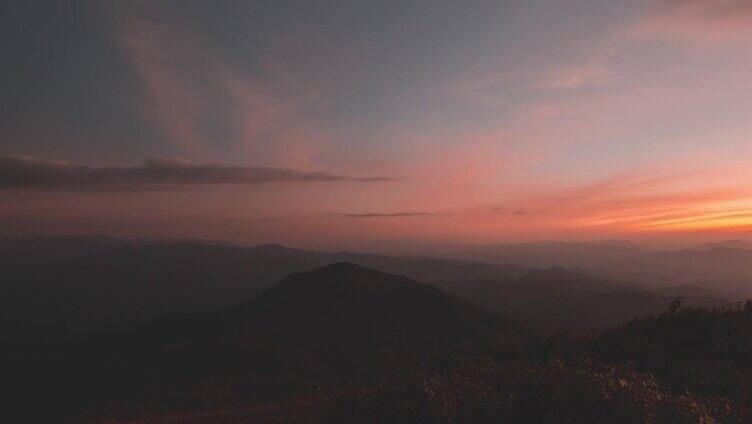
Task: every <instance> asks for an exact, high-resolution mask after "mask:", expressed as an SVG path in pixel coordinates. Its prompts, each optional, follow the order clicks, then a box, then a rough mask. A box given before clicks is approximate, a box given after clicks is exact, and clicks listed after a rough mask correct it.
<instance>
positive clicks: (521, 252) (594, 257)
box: [436, 240, 646, 270]
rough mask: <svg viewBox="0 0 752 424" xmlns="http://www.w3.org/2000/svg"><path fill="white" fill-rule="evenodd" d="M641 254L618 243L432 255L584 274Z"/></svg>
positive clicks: (460, 249) (505, 246)
mask: <svg viewBox="0 0 752 424" xmlns="http://www.w3.org/2000/svg"><path fill="white" fill-rule="evenodd" d="M644 251H646V249H645V248H644V247H643V246H640V245H638V244H635V243H632V242H629V241H622V240H607V241H589V242H564V241H540V242H527V243H501V244H488V245H478V246H455V247H453V248H448V249H445V250H444V251H440V252H438V253H436V255H437V256H442V257H451V258H458V259H466V260H475V261H482V262H488V263H493V264H516V265H523V266H529V267H534V268H550V267H562V268H569V269H582V270H588V269H597V268H600V267H602V266H605V265H607V264H609V263H612V262H614V261H619V260H623V259H627V258H630V257H633V256H635V255H638V254H640V253H643V252H644Z"/></svg>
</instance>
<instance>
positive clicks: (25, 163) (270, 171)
mask: <svg viewBox="0 0 752 424" xmlns="http://www.w3.org/2000/svg"><path fill="white" fill-rule="evenodd" d="M390 180H391V179H390V178H386V177H352V176H347V175H336V174H328V173H324V172H308V171H299V170H294V169H283V168H267V167H253V166H228V165H200V164H194V163H193V162H191V161H188V160H185V159H181V158H152V159H147V160H145V161H144V163H143V165H138V166H122V167H116V166H106V167H91V166H78V165H73V164H70V163H67V162H63V161H59V160H50V159H39V158H34V157H29V156H12V155H11V156H0V188H46V189H58V188H75V189H145V188H154V187H165V186H176V185H191V184H261V183H272V182H314V181H324V182H326V181H330V182H331V181H359V182H377V181H390Z"/></svg>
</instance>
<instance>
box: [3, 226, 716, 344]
mask: <svg viewBox="0 0 752 424" xmlns="http://www.w3.org/2000/svg"><path fill="white" fill-rule="evenodd" d="M51 240H52V241H51V243H52V246H61V245H69V246H74V245H77V246H84V247H85V248H79V249H78V250H76V249H72V250H71V252H70V255H73V256H61V253H59V252H60V249H58V248H53V247H44V246H45V243H44V242H43V241H42V240H41V239H32V240H31V241H28V242H27V241H25V242H21V243H20V244H19V248H18V249H17V251H15V252H16V253H13V252H14V251H13V249H6V253H9V254H14V255H16V257H19V258H26V259H24V260H19V261H18V263H19V264H20V263H34V261H33V260H31V259H29V258H39V256H38V252H58V253H56V254H55V255H49V254H47V253H45V255H46V257H47V258H48V260H45V261H42V262H40V263H38V264H36V265H26V266H22V265H19V266H16V267H15V268H13V269H10V268H6V270H5V272H4V279H3V284H0V343H5V344H34V343H40V342H49V341H56V340H65V339H69V338H71V337H79V336H81V335H84V334H86V333H89V332H92V331H96V330H102V329H106V328H108V327H113V326H119V325H122V324H126V323H129V322H134V321H139V320H145V319H150V318H156V317H159V316H163V315H167V314H174V313H190V312H200V311H212V310H219V309H221V308H223V307H227V306H229V305H232V304H235V303H238V302H241V301H244V300H249V299H252V298H253V297H255V296H257V295H259V294H260V293H261V292H263V291H264V290H266V289H268V288H270V287H271V286H272V285H273V284H275V283H276V282H278V281H279V280H281V279H282V278H284V277H285V276H287V275H289V274H291V273H295V272H300V271H309V270H313V269H315V268H318V267H322V266H325V265H327V264H331V263H336V262H351V263H354V264H358V265H361V266H364V267H368V268H373V269H376V270H379V271H383V272H389V273H394V274H401V275H405V276H407V277H409V278H411V279H414V280H416V281H419V282H423V283H428V284H432V285H435V286H437V287H440V288H442V289H445V290H447V291H449V292H451V293H453V294H455V295H457V296H460V297H464V298H466V299H468V300H470V301H471V302H473V303H475V304H477V305H480V306H482V307H484V308H485V309H487V310H490V311H492V312H494V313H503V314H506V313H510V314H512V315H514V316H515V317H516V318H517V319H519V320H520V321H521V322H522V323H523V324H525V325H527V326H528V327H529V328H530V329H531V330H534V331H538V332H544V333H546V332H551V331H558V330H578V331H579V330H592V329H602V328H605V326H607V325H612V324H614V325H615V324H618V323H620V322H621V321H622V320H623V319H629V318H632V317H634V316H637V315H639V314H642V313H643V312H644V311H645V308H643V307H642V305H641V304H640V302H639V301H634V302H627V301H626V299H633V297H625V301H624V302H620V301H619V299H618V297H614V298H612V299H611V300H609V301H608V304H610V305H611V306H610V308H609V310H611V311H614V316H615V317H618V319H614V320H610V319H595V318H600V317H602V315H598V314H596V315H592V316H591V315H588V312H587V311H590V310H596V309H595V308H594V307H584V309H583V306H582V305H587V304H588V302H601V301H600V300H587V299H588V297H592V296H596V295H599V294H602V293H605V292H609V291H616V290H627V291H637V292H639V293H640V294H641V295H642V296H643V297H644V299H643V300H644V303H645V304H650V305H653V306H651V307H650V308H649V311H651V312H652V311H654V310H655V309H656V308H662V306H660V305H662V302H663V301H662V300H660V299H656V298H655V294H654V293H650V292H646V291H644V288H643V287H641V286H639V285H635V284H631V283H623V282H620V281H619V279H618V278H595V277H591V276H589V275H587V274H584V273H580V272H574V271H570V270H566V269H563V268H552V269H547V270H542V269H535V268H528V267H524V266H518V265H492V264H486V263H480V262H473V261H467V260H458V259H436V258H428V257H409V256H401V257H400V256H386V255H377V254H363V253H354V252H334V253H329V252H316V251H309V250H302V249H292V248H287V247H284V246H280V245H273V244H267V245H261V246H256V247H239V246H232V245H223V244H220V243H203V242H189V241H183V242H156V241H153V240H151V241H148V242H147V241H143V240H141V241H133V240H119V239H106V238H105V239H101V240H100V239H98V238H88V237H84V238H81V240H78V239H76V238H64V239H60V238H52V239H51ZM6 241H7V239H6ZM129 243H130V244H129ZM31 245H33V246H37V247H36V248H35V249H29V248H28V246H31ZM96 246H99V247H98V248H100V249H103V250H96V251H93V252H92V251H91V250H92V249H96V248H97V247H96ZM113 246H114V247H113ZM82 251H83V252H85V253H80V252H82ZM35 252H37V253H35ZM700 253H703V252H700ZM53 256H54V257H55V258H56V259H52V257H53ZM6 264H7V263H6ZM638 281H639V279H638ZM667 281H673V280H667ZM667 284H668V283H667ZM633 295H635V294H634V293H633ZM664 296H667V295H664ZM685 297H686V298H687V299H685V300H686V301H687V302H689V297H691V296H685ZM703 302H704V303H705V304H717V303H719V302H717V301H716V300H715V299H710V298H708V299H704V300H703ZM663 303H665V302H663ZM698 303H700V302H698ZM720 303H725V302H720ZM562 310H572V312H571V314H570V313H569V312H567V313H564V312H561V311H562ZM556 311H558V312H556ZM617 311H621V312H619V313H616V312H617ZM562 314H563V315H562ZM566 315H573V316H575V317H576V318H572V319H559V318H558V317H561V316H566ZM549 317H550V318H551V319H548V318H549ZM555 317H556V319H553V318H555ZM590 318H593V319H590ZM542 322H543V323H546V325H541V323H542ZM593 323H596V324H597V325H595V326H593V325H592V324H593Z"/></svg>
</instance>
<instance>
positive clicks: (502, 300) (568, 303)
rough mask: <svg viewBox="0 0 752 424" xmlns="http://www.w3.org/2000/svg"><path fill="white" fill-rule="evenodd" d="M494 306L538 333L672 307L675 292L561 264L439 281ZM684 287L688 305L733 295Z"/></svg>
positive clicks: (595, 325) (610, 323)
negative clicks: (513, 274) (496, 276)
mask: <svg viewBox="0 0 752 424" xmlns="http://www.w3.org/2000/svg"><path fill="white" fill-rule="evenodd" d="M441 287H443V288H444V289H445V290H447V291H449V292H450V293H454V294H456V295H458V296H462V297H464V298H466V299H468V300H470V301H471V302H473V303H474V304H477V305H479V306H481V307H483V308H484V309H486V310H489V311H492V312H502V311H503V313H504V314H506V315H508V316H510V317H512V318H514V319H515V320H517V321H519V322H520V323H523V324H524V325H525V326H526V327H527V328H528V329H529V330H531V331H533V332H535V333H539V334H552V333H556V332H560V331H574V332H598V331H602V330H606V329H608V328H611V327H615V326H617V325H620V324H623V323H625V322H627V321H629V320H631V319H633V318H635V317H639V316H642V315H646V314H651V313H660V312H664V311H665V310H667V309H668V305H669V303H670V301H671V298H672V297H673V296H676V294H674V293H669V292H666V293H661V292H654V291H652V290H648V289H645V288H643V287H641V286H637V285H630V284H628V283H624V282H620V281H614V280H608V279H602V278H596V277H591V276H589V275H586V274H582V273H579V272H575V271H569V270H566V269H562V268H550V269H545V270H539V269H536V270H531V271H529V272H528V273H526V274H525V275H524V276H522V277H520V278H516V279H511V280H471V281H458V282H453V283H450V284H443V285H441ZM676 291H681V293H683V294H682V297H683V300H682V303H683V305H685V306H705V307H712V306H718V305H722V304H725V303H728V302H729V301H728V300H727V299H726V298H724V297H723V296H717V297H716V296H714V295H713V294H714V293H712V292H710V291H709V290H708V291H703V292H701V291H700V290H699V289H698V290H695V291H692V290H688V289H682V290H680V289H679V288H677V290H676Z"/></svg>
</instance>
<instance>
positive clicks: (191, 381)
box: [0, 263, 524, 416]
mask: <svg viewBox="0 0 752 424" xmlns="http://www.w3.org/2000/svg"><path fill="white" fill-rule="evenodd" d="M522 337H524V332H523V331H522V330H521V329H520V327H519V326H517V325H516V324H514V323H513V322H511V321H510V320H508V319H505V318H501V317H498V316H495V315H491V314H488V313H486V312H483V311H482V310H480V309H478V308H476V307H474V306H472V305H470V304H469V303H467V302H466V301H464V300H461V299H459V298H457V297H454V296H451V295H449V294H447V293H445V292H443V291H442V290H440V289H437V288H435V287H432V286H428V285H424V284H421V283H417V282H415V281H413V280H411V279H409V278H407V277H403V276H399V275H394V274H387V273H383V272H379V271H374V270H371V269H367V268H363V267H360V266H357V265H353V264H349V263H336V264H331V265H328V266H325V267H322V268H319V269H316V270H313V271H308V272H301V273H296V274H292V275H290V276H288V277H287V278H285V279H283V280H282V281H281V282H280V283H279V284H277V285H275V286H274V287H272V288H271V289H269V290H266V291H265V292H264V293H262V294H261V295H260V296H258V297H257V298H255V299H253V300H251V301H248V302H245V303H241V304H238V305H236V306H233V307H231V308H228V309H224V310H221V311H219V312H207V313H198V314H188V315H175V316H169V317H166V318H161V319H157V320H153V321H147V322H143V323H140V324H135V325H130V326H128V327H126V328H123V329H120V330H113V331H108V332H105V333H101V334H98V335H94V336H91V337H89V338H87V339H83V340H79V341H71V342H66V343H57V344H51V345H44V346H39V347H36V348H13V349H6V350H5V351H4V352H3V353H2V355H0V363H2V364H3V367H4V368H5V369H4V373H3V374H4V380H5V381H4V383H3V384H5V385H6V388H7V387H13V388H14V391H15V393H16V395H17V396H18V399H16V402H14V403H13V404H14V405H18V406H21V405H23V406H24V407H25V405H26V402H32V403H36V402H42V403H43V404H45V408H47V409H46V410H47V411H52V412H53V413H55V414H62V413H63V411H64V412H65V413H66V414H72V415H70V416H76V413H77V412H80V411H81V410H88V411H92V410H94V409H98V408H105V409H108V410H112V408H115V409H118V408H147V409H148V408H149V407H155V408H161V407H169V408H194V407H208V406H217V405H219V404H222V403H243V402H248V401H249V400H253V399H257V400H258V399H276V398H283V397H286V396H288V395H290V394H295V393H304V392H311V391H313V392H315V391H316V388H317V387H323V386H327V387H330V386H334V385H339V384H343V383H347V382H368V381H377V380H378V379H380V378H383V377H385V376H388V375H391V374H392V373H394V372H395V371H397V370H399V369H404V368H405V367H406V366H408V365H410V364H412V363H413V362H415V361H417V360H419V359H421V358H424V357H427V356H429V355H430V354H432V353H438V352H443V351H448V350H457V349H460V350H464V349H469V348H478V347H484V346H489V345H494V344H499V343H506V342H511V341H519V340H520V339H521V338H522ZM74 381H75V384H72V382H74ZM92 405H93V406H92ZM118 410H120V409H118ZM97 412H98V413H101V412H103V411H102V410H98V411H97Z"/></svg>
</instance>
